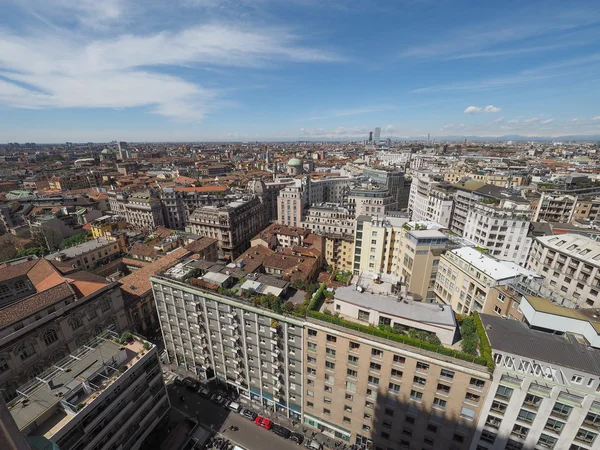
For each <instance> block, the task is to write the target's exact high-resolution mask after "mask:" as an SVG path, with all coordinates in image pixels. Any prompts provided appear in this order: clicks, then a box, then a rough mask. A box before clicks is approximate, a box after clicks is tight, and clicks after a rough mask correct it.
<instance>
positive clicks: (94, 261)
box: [44, 235, 126, 270]
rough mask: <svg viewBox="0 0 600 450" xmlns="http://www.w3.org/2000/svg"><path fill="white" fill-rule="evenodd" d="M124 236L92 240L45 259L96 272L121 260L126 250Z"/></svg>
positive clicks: (47, 256)
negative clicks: (118, 259)
mask: <svg viewBox="0 0 600 450" xmlns="http://www.w3.org/2000/svg"><path fill="white" fill-rule="evenodd" d="M125 246H126V244H125V237H124V236H122V235H121V236H117V237H113V236H108V237H98V238H96V239H91V240H89V241H87V242H84V243H82V244H78V245H74V246H73V247H69V248H65V249H63V250H60V251H58V252H56V253H52V254H50V255H46V256H45V257H44V258H46V259H52V260H56V261H59V262H61V263H63V264H65V265H69V266H71V267H74V268H77V269H83V270H94V269H96V268H98V267H101V266H104V265H105V264H108V263H109V262H111V261H114V260H115V259H117V258H119V256H121V252H122V251H124V250H125Z"/></svg>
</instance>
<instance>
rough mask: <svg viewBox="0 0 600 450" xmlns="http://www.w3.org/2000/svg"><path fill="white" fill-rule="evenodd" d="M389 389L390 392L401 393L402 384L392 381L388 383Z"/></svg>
mask: <svg viewBox="0 0 600 450" xmlns="http://www.w3.org/2000/svg"><path fill="white" fill-rule="evenodd" d="M388 390H389V392H390V394H399V393H400V385H399V384H395V383H390V384H389V385H388Z"/></svg>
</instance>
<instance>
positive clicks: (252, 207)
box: [186, 196, 267, 260]
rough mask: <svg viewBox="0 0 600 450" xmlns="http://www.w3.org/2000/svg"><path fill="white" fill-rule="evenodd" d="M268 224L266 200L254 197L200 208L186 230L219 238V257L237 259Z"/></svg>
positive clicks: (189, 220)
mask: <svg viewBox="0 0 600 450" xmlns="http://www.w3.org/2000/svg"><path fill="white" fill-rule="evenodd" d="M266 225H267V211H266V209H265V205H264V202H263V200H262V198H260V197H258V196H251V197H247V198H243V199H240V200H236V201H233V202H230V203H227V204H226V205H224V206H214V205H210V206H204V207H201V208H197V209H196V210H195V211H194V213H193V214H192V215H191V216H190V217H189V219H188V226H186V231H188V232H191V233H194V234H197V235H199V236H208V237H211V238H214V239H217V241H218V247H219V256H220V257H225V258H229V259H232V260H233V259H235V258H237V257H238V256H239V255H240V254H242V253H243V252H244V250H246V249H247V248H248V247H249V243H250V240H251V239H252V238H253V237H254V236H255V235H256V234H257V233H258V232H260V231H261V230H262V229H263V228H265V226H266Z"/></svg>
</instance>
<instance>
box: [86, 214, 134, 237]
mask: <svg viewBox="0 0 600 450" xmlns="http://www.w3.org/2000/svg"><path fill="white" fill-rule="evenodd" d="M126 227H127V221H126V220H125V217H123V216H102V217H98V218H97V219H96V220H93V221H92V222H90V231H91V232H92V237H93V238H94V239H95V238H99V237H106V235H107V234H109V233H112V232H115V231H119V230H123V229H125V228H126Z"/></svg>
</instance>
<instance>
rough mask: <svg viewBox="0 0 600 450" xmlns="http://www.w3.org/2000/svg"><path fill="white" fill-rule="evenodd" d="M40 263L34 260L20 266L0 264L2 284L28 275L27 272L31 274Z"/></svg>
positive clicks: (0, 280)
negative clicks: (32, 269) (31, 270)
mask: <svg viewBox="0 0 600 450" xmlns="http://www.w3.org/2000/svg"><path fill="white" fill-rule="evenodd" d="M38 261H40V260H39V259H33V260H31V261H26V262H23V263H19V264H6V263H4V264H0V282H2V281H7V280H11V279H13V278H17V277H22V276H24V275H27V272H29V270H30V269H31V268H32V267H34V266H35V265H36V263H37V262H38ZM34 284H35V283H34Z"/></svg>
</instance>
